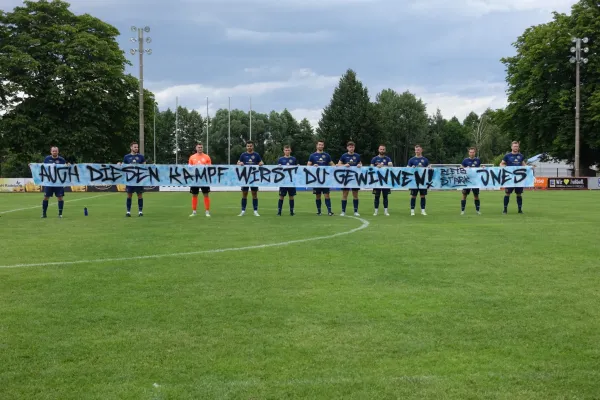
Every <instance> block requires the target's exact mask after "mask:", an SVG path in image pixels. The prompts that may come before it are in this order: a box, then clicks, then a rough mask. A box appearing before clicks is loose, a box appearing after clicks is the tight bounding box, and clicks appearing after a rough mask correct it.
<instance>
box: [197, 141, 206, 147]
mask: <svg viewBox="0 0 600 400" xmlns="http://www.w3.org/2000/svg"><path fill="white" fill-rule="evenodd" d="M196 146H202V147H204V145H203V144H202V142H198V143H196Z"/></svg>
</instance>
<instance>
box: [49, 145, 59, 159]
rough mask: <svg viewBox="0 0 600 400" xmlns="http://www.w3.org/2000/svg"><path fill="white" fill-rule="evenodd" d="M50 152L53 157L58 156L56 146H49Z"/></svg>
mask: <svg viewBox="0 0 600 400" xmlns="http://www.w3.org/2000/svg"><path fill="white" fill-rule="evenodd" d="M50 154H52V157H54V158H56V157H58V147H56V146H52V147H50Z"/></svg>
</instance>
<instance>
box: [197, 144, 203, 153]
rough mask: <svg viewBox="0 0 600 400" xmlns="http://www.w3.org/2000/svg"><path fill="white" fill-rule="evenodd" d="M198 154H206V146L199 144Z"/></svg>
mask: <svg viewBox="0 0 600 400" xmlns="http://www.w3.org/2000/svg"><path fill="white" fill-rule="evenodd" d="M196 153H198V154H202V153H204V145H203V144H202V143H198V144H197V145H196Z"/></svg>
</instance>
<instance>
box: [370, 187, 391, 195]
mask: <svg viewBox="0 0 600 400" xmlns="http://www.w3.org/2000/svg"><path fill="white" fill-rule="evenodd" d="M391 192H392V191H391V190H390V189H373V194H374V195H375V196H379V195H381V194H382V193H383V194H384V195H386V194H390V193H391Z"/></svg>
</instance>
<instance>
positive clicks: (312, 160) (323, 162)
mask: <svg viewBox="0 0 600 400" xmlns="http://www.w3.org/2000/svg"><path fill="white" fill-rule="evenodd" d="M324 150H325V141H323V140H319V141H318V142H317V151H316V152H314V153H312V154H311V155H310V157H309V158H308V163H307V164H306V165H308V166H309V167H310V166H312V165H314V166H315V167H325V166H331V167H335V163H334V162H333V161H332V160H331V156H330V155H329V154H327V153H325V151H324ZM313 194H315V195H316V197H317V198H316V200H315V202H316V204H317V215H321V194H324V195H325V207H327V215H329V216H332V215H333V212H332V211H331V198H330V197H329V188H314V189H313Z"/></svg>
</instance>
